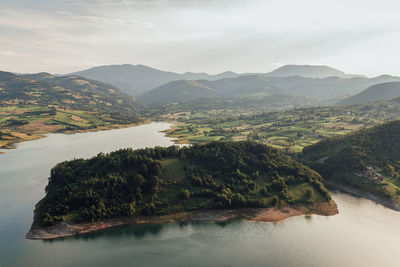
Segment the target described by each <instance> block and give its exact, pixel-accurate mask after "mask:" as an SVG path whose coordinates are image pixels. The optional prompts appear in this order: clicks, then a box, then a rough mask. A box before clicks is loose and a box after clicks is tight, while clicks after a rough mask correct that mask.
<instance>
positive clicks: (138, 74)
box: [72, 64, 239, 96]
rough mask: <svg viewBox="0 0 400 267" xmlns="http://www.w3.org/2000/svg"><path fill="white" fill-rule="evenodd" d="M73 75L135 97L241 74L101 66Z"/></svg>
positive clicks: (137, 66) (127, 65)
mask: <svg viewBox="0 0 400 267" xmlns="http://www.w3.org/2000/svg"><path fill="white" fill-rule="evenodd" d="M72 74H73V75H79V76H82V77H86V78H88V79H94V80H98V81H102V82H106V83H110V84H113V85H115V86H116V87H118V88H120V89H121V90H123V91H124V92H126V93H128V94H130V95H134V96H138V95H140V94H142V93H144V92H146V91H148V90H150V89H153V88H156V87H159V86H161V85H163V84H166V83H169V82H172V81H177V80H183V79H187V80H201V79H205V80H218V79H222V78H231V77H237V76H239V74H236V73H233V72H223V73H220V74H216V75H209V74H207V73H192V72H186V73H183V74H179V73H175V72H170V71H161V70H157V69H154V68H150V67H147V66H144V65H129V64H124V65H107V66H99V67H94V68H91V69H88V70H83V71H78V72H75V73H72Z"/></svg>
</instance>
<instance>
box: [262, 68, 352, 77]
mask: <svg viewBox="0 0 400 267" xmlns="http://www.w3.org/2000/svg"><path fill="white" fill-rule="evenodd" d="M266 75H267V76H270V77H290V76H299V77H306V78H328V77H341V78H346V77H347V74H346V73H344V72H343V71H340V70H337V69H334V68H331V67H328V66H318V65H285V66H282V67H280V68H278V69H276V70H274V71H271V72H270V73H267V74H266Z"/></svg>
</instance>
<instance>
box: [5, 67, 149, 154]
mask: <svg viewBox="0 0 400 267" xmlns="http://www.w3.org/2000/svg"><path fill="white" fill-rule="evenodd" d="M141 109H142V105H141V104H140V103H139V102H138V101H136V100H135V99H134V98H133V97H131V96H129V95H127V94H125V93H123V92H121V91H120V90H119V89H118V88H116V87H114V86H112V85H109V84H105V83H101V82H98V81H92V80H88V79H85V78H81V77H78V76H66V77H55V76H53V75H51V74H47V73H40V74H33V75H24V76H18V75H15V74H13V73H9V72H0V127H1V128H0V147H6V148H8V147H9V146H10V145H11V144H13V143H16V142H20V141H24V140H32V139H35V138H38V137H39V136H38V135H37V134H38V133H46V132H55V131H65V130H82V129H94V128H98V127H109V126H110V125H116V124H130V123H136V122H139V121H140V118H139V116H138V112H139V111H140V110H141Z"/></svg>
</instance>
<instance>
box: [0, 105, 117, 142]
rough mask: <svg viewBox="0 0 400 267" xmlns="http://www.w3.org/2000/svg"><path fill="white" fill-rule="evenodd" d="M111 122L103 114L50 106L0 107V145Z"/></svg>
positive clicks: (111, 122) (95, 126) (105, 124)
mask: <svg viewBox="0 0 400 267" xmlns="http://www.w3.org/2000/svg"><path fill="white" fill-rule="evenodd" d="M113 123H115V122H114V121H113V120H112V119H110V118H109V117H108V116H107V115H104V114H97V113H94V112H88V111H79V110H65V109H60V108H57V107H54V106H40V105H6V106H0V148H12V144H14V143H17V142H22V141H28V140H34V139H37V138H40V137H41V134H43V133H49V132H63V131H71V130H85V129H94V128H98V127H104V126H109V125H111V124H113Z"/></svg>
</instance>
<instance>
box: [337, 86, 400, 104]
mask: <svg viewBox="0 0 400 267" xmlns="http://www.w3.org/2000/svg"><path fill="white" fill-rule="evenodd" d="M398 96H400V82H390V83H380V84H376V85H373V86H371V87H369V88H367V89H365V90H364V91H362V92H361V93H359V94H356V95H354V96H351V97H349V98H346V99H344V100H343V101H341V102H340V103H341V104H359V103H368V102H374V101H379V100H385V99H391V98H394V97H398Z"/></svg>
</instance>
